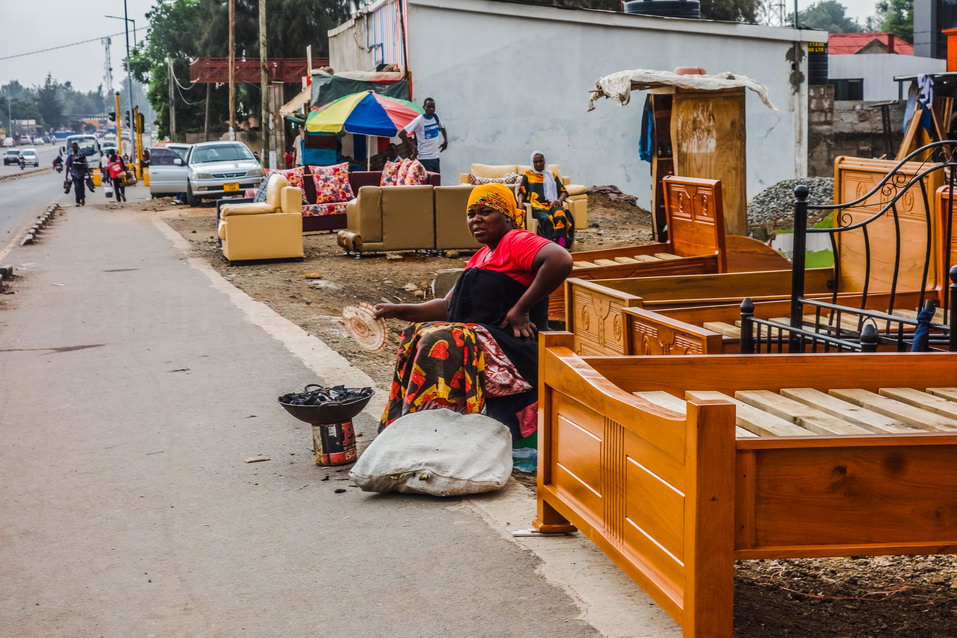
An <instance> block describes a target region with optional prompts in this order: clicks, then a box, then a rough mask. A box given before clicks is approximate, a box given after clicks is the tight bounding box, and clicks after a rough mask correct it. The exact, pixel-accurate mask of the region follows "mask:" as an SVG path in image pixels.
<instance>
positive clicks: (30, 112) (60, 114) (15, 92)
mask: <svg viewBox="0 0 957 638" xmlns="http://www.w3.org/2000/svg"><path fill="white" fill-rule="evenodd" d="M0 96H2V97H3V98H6V97H7V96H9V97H10V111H11V116H12V119H14V120H36V121H37V123H38V124H39V125H40V127H41V128H43V129H44V130H50V129H55V128H60V127H68V128H74V129H78V128H80V127H81V126H82V124H80V123H79V122H78V121H77V120H78V118H77V117H71V116H76V115H83V116H89V115H95V114H99V113H103V112H105V111H106V109H105V108H104V106H105V101H104V97H103V95H101V92H100V89H99V88H98V89H97V90H96V91H77V90H76V89H74V88H73V84H71V83H70V82H69V81H67V82H64V83H62V84H61V83H59V82H57V81H56V80H55V79H54V78H53V76H52V75H47V77H46V79H45V80H44V82H43V84H42V85H40V86H36V87H32V88H31V87H25V86H23V85H22V84H20V83H19V82H18V81H16V80H13V81H11V82H8V83H7V84H4V85H3V86H2V87H0ZM5 102H6V99H3V100H2V101H0V113H2V118H0V119H2V121H4V122H5V123H6V125H7V126H8V127H9V122H8V121H7V110H6V104H5Z"/></svg>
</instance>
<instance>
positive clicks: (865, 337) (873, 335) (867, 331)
mask: <svg viewBox="0 0 957 638" xmlns="http://www.w3.org/2000/svg"><path fill="white" fill-rule="evenodd" d="M877 341H878V339H877V327H876V326H875V325H874V324H872V323H868V324H864V328H863V329H862V330H861V352H877Z"/></svg>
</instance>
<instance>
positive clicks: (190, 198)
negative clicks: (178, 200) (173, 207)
mask: <svg viewBox="0 0 957 638" xmlns="http://www.w3.org/2000/svg"><path fill="white" fill-rule="evenodd" d="M186 203H187V204H189V205H190V206H192V207H193V208H195V207H196V206H199V198H198V197H196V196H195V195H193V185H192V184H190V183H189V182H187V183H186Z"/></svg>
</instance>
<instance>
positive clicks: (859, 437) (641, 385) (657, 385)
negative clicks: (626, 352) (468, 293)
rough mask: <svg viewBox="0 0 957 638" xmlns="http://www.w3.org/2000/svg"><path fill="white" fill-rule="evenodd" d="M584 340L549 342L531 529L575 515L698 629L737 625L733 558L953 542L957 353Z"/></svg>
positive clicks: (952, 545)
mask: <svg viewBox="0 0 957 638" xmlns="http://www.w3.org/2000/svg"><path fill="white" fill-rule="evenodd" d="M572 345H573V336H572V335H571V334H570V333H564V332H552V333H542V334H541V335H540V338H539V348H540V349H539V353H540V355H539V357H540V358H539V370H540V372H539V384H540V387H539V392H540V395H539V410H540V412H539V414H540V424H541V429H540V433H539V470H538V490H537V505H538V512H537V518H536V520H535V521H534V523H533V525H534V526H535V528H536V529H538V530H539V531H541V532H564V531H570V530H571V529H574V527H577V528H578V529H579V530H581V531H582V532H583V533H584V534H585V535H586V536H588V538H590V539H591V540H592V541H593V542H594V543H595V544H596V545H598V547H600V548H601V549H602V550H603V551H604V552H605V553H606V554H608V555H609V556H610V557H611V558H612V559H613V560H614V561H615V562H616V563H617V564H618V566H619V567H620V568H621V569H622V570H623V571H625V573H627V574H628V575H629V576H630V577H631V578H632V579H633V580H634V581H635V582H636V583H638V584H639V585H640V586H641V587H642V588H643V589H644V590H645V591H647V592H648V593H649V594H650V595H651V597H652V598H654V600H655V601H656V602H657V603H658V604H659V605H661V606H662V607H663V608H664V609H665V610H666V611H667V612H668V613H669V614H670V615H671V616H672V617H673V618H674V619H675V621H677V623H678V624H679V625H681V626H682V627H683V629H684V632H685V635H686V636H707V637H709V638H721V637H730V636H731V635H732V630H733V627H732V625H733V591H734V561H735V560H741V559H765V558H796V557H823V556H855V555H880V554H935V553H955V552H957V505H955V504H957V389H955V388H939V387H938V386H941V385H946V384H947V383H950V384H951V385H953V384H954V383H955V380H957V354H865V355H858V354H835V355H802V354H790V355H762V356H760V357H755V356H752V357H748V356H704V357H702V356H669V357H593V358H581V357H579V356H578V355H576V354H575V353H574V352H573V351H572V349H571V348H572ZM849 386H852V387H853V388H854V390H848V391H838V390H837V389H840V388H848V387H849ZM788 388H794V389H795V390H787V389H788ZM900 388H905V389H903V390H901V389H900ZM908 388H914V389H916V392H920V391H924V390H926V389H930V390H931V392H933V393H934V394H929V393H923V394H915V390H909V389H908ZM782 389H783V390H784V394H785V395H786V396H779V395H777V394H776V393H778V392H781V391H782ZM742 390H747V391H749V392H741V391H742ZM829 391H830V393H829ZM634 392H639V393H640V396H636V395H635V394H632V393H634ZM716 393H722V394H721V395H719V394H716ZM735 393H737V398H734V399H732V398H730V397H729V396H728V395H735ZM878 393H880V394H878ZM788 397H796V398H797V399H800V400H803V401H807V402H810V403H811V404H814V405H817V406H819V407H818V408H809V407H808V404H807V403H804V404H801V403H799V402H798V401H796V400H795V399H793V398H792V399H788ZM915 397H916V400H915ZM788 401H790V403H788ZM782 405H783V407H782ZM794 405H797V406H799V407H798V408H794V407H793V406H794ZM756 406H764V409H761V408H759V407H756ZM768 406H770V407H768ZM789 406H790V407H789ZM802 406H803V407H802ZM821 406H823V407H821ZM835 406H837V407H835ZM840 406H844V407H840ZM918 406H920V407H918ZM835 414H837V415H839V416H834V415H835ZM945 414H946V415H949V416H944V415H945ZM916 424H922V426H923V427H922V429H916ZM748 428H749V429H748ZM756 433H760V434H757V435H756ZM572 526H574V527H572Z"/></svg>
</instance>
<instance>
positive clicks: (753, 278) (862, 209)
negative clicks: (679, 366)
mask: <svg viewBox="0 0 957 638" xmlns="http://www.w3.org/2000/svg"><path fill="white" fill-rule="evenodd" d="M931 166H933V165H931ZM893 169H896V170H893ZM834 170H835V175H836V178H835V196H834V197H835V201H837V202H849V203H850V202H855V201H856V200H857V199H860V198H862V197H863V198H864V199H863V200H862V201H861V202H859V203H857V204H855V205H853V206H850V205H849V206H847V207H845V208H840V209H839V210H838V211H837V213H836V214H839V215H840V216H841V219H840V222H841V225H842V226H848V225H852V224H858V223H861V222H864V221H865V220H868V219H869V218H870V217H871V216H872V215H874V214H875V213H876V212H878V211H879V210H880V204H881V203H883V202H884V201H886V200H887V199H889V198H890V197H892V196H893V195H896V194H898V193H900V194H901V195H902V196H901V197H900V198H899V201H898V202H897V203H896V213H897V214H896V216H894V215H884V216H883V217H881V218H879V219H876V220H873V221H871V222H870V223H869V224H868V233H869V234H868V237H867V239H866V240H865V239H864V237H863V234H862V233H856V232H855V233H841V234H838V233H835V236H836V237H835V240H836V241H835V246H836V249H837V257H838V259H837V262H836V264H835V267H834V268H826V269H815V270H808V271H806V272H805V286H804V292H805V293H806V296H807V297H808V298H813V299H819V300H826V299H827V298H830V299H831V300H835V301H836V300H837V299H839V298H840V299H841V302H842V303H857V302H856V301H855V300H860V302H861V304H862V305H863V306H864V307H866V308H869V309H873V310H880V309H881V306H880V304H881V303H883V302H885V301H888V300H889V299H890V296H889V295H888V294H887V291H888V290H889V289H891V288H892V287H893V289H894V295H893V298H894V302H895V307H897V308H905V309H906V310H905V312H906V311H913V310H915V309H916V306H918V305H920V302H919V301H918V300H919V299H920V298H921V295H920V292H919V291H920V290H921V287H922V286H926V290H927V292H926V293H925V294H924V295H923V298H924V299H928V298H930V299H935V300H937V301H938V302H939V303H940V304H941V305H942V306H945V305H946V304H947V290H946V288H947V286H946V285H945V283H946V282H945V280H946V277H941V276H940V273H946V272H947V271H946V265H947V264H948V263H953V262H954V261H957V258H954V257H952V256H951V255H952V254H957V253H955V252H954V249H955V246H952V245H951V242H950V241H947V240H945V239H944V237H945V236H947V237H951V236H952V235H951V234H948V232H949V230H950V226H952V224H951V225H948V224H946V223H945V221H946V220H945V219H944V218H943V217H942V214H941V212H940V211H943V210H945V207H944V206H943V203H942V202H944V201H945V199H946V198H947V187H940V188H938V186H939V184H940V183H941V180H942V179H943V177H942V176H943V174H944V173H943V171H940V170H937V171H934V172H931V173H927V172H926V171H927V170H928V165H927V164H921V163H916V162H908V163H904V164H902V165H900V166H898V162H892V161H888V160H872V159H862V158H856V157H839V158H837V160H835V163H834ZM914 179H920V180H921V181H919V182H917V184H918V185H920V184H921V182H923V187H924V194H925V195H926V198H925V197H922V196H921V193H920V189H919V188H918V187H917V186H910V187H909V189H908V187H907V185H908V183H909V182H911V180H914ZM882 182H884V185H883V187H881V184H882ZM905 191H906V192H905ZM935 191H936V196H935ZM865 196H867V197H865ZM898 238H906V241H902V242H898ZM868 242H869V244H870V246H871V247H878V246H880V247H884V246H895V245H897V244H898V243H899V244H900V252H899V263H895V256H897V253H895V252H893V251H887V250H879V251H878V250H868V249H867V245H866V244H867V243H868ZM948 247H949V250H948ZM928 255H930V258H929V264H928V268H927V275H926V278H925V275H924V268H923V265H924V262H925V258H927V256H928ZM944 257H947V258H948V259H950V262H947V261H946V260H945V259H944ZM577 275H578V273H577V271H575V270H573V271H572V277H571V278H570V279H568V280H567V281H566V283H565V299H566V309H565V328H566V329H567V330H569V331H571V332H573V333H575V350H576V351H577V352H579V353H582V354H593V355H599V354H609V355H611V354H632V353H634V354H638V353H641V354H663V353H664V352H665V351H667V352H688V353H694V352H700V353H705V352H716V351H717V352H723V351H727V350H726V348H727V346H728V344H727V339H720V338H719V337H718V336H716V335H717V334H719V332H722V331H717V330H711V329H708V328H707V327H706V326H705V323H708V324H725V326H724V327H725V328H727V324H731V328H732V330H730V332H733V327H734V326H733V324H734V320H733V319H732V317H733V316H734V313H735V312H739V311H736V310H734V309H732V308H731V307H730V306H729V304H733V305H734V306H735V307H736V306H737V305H738V304H740V303H741V301H742V300H743V299H744V298H745V297H748V298H750V299H752V301H754V302H756V307H757V308H758V309H759V311H760V312H759V314H758V315H757V316H759V317H760V318H765V319H771V318H780V317H784V316H787V315H788V314H789V309H788V308H786V307H784V306H781V305H777V306H775V305H773V304H770V302H773V301H780V302H784V301H785V300H788V299H790V297H791V293H792V272H791V266H790V264H788V270H786V271H777V272H753V273H734V274H731V273H719V274H712V275H696V276H684V277H657V278H640V279H639V278H632V279H607V280H602V281H598V282H590V281H581V280H580V278H578V277H577ZM892 281H893V282H894V283H893V284H892V283H891V282H892ZM835 290H837V291H840V295H838V296H835V294H836V293H835ZM862 291H867V295H866V296H862V295H861V292H862ZM915 291H916V292H915ZM702 306H709V307H710V306H715V308H712V309H707V310H706V309H704V308H701V310H700V312H697V311H695V312H692V311H689V312H681V311H679V309H683V308H684V309H687V308H692V307H702ZM625 308H641V309H643V310H644V311H645V312H641V311H634V312H630V313H628V314H627V315H623V314H622V312H623V310H624V309H625ZM649 311H650V312H649ZM659 312H660V313H662V314H659ZM761 312H764V313H770V314H766V315H762V314H760V313H761ZM728 332H729V331H728V330H724V331H723V333H724V334H727V333H728Z"/></svg>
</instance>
